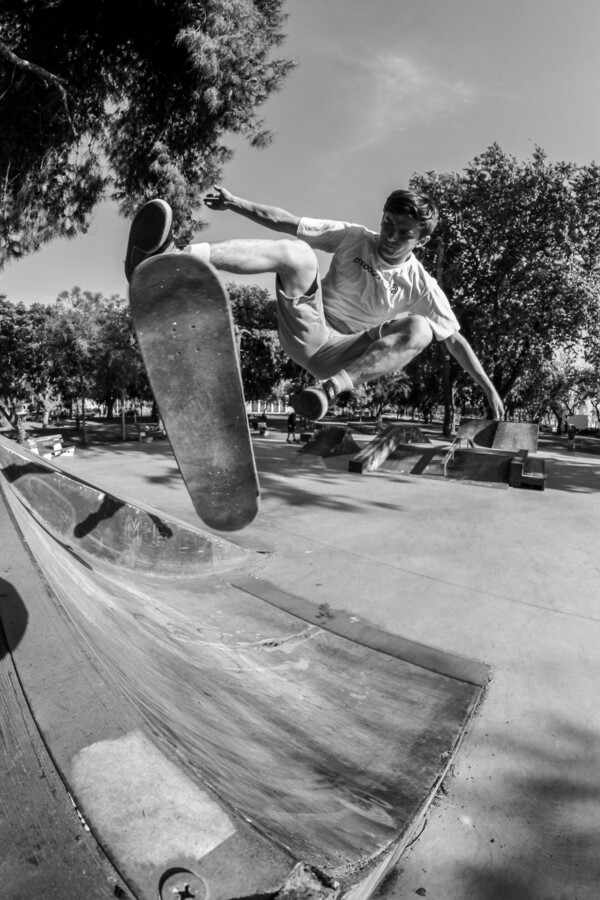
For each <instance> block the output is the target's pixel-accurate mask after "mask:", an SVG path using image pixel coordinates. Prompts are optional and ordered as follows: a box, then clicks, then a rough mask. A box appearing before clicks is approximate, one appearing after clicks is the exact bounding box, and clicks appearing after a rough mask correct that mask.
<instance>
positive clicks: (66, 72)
mask: <svg viewBox="0 0 600 900" xmlns="http://www.w3.org/2000/svg"><path fill="white" fill-rule="evenodd" d="M281 6H282V0H152V2H148V0H127V2H126V3H123V2H120V0H96V2H95V3H94V4H93V7H92V8H90V5H89V4H87V3H82V2H81V0H3V3H2V7H1V9H0V34H1V35H2V40H0V117H1V121H2V141H1V142H0V268H1V267H2V266H3V265H4V264H5V263H6V261H7V260H10V259H13V258H17V257H20V256H23V255H24V254H26V253H30V252H32V251H34V250H37V249H38V248H39V247H40V246H41V245H42V244H43V243H44V242H46V241H48V240H50V239H52V238H54V237H57V236H69V237H72V236H74V235H76V234H79V233H83V232H85V231H86V230H87V228H88V225H89V222H90V216H91V212H92V210H93V208H94V207H95V205H96V204H97V203H98V202H99V200H100V199H101V198H102V196H103V195H104V193H105V191H106V190H107V188H108V186H109V185H110V186H111V187H112V192H113V196H114V197H115V198H116V199H117V200H118V201H119V203H120V208H121V211H122V212H123V213H124V214H126V215H129V214H131V212H132V210H133V209H134V208H135V207H137V206H138V205H139V204H140V203H141V202H142V201H143V200H146V199H149V198H150V197H151V196H156V195H160V196H162V197H164V198H165V199H166V200H168V201H169V202H170V203H171V205H172V207H173V210H174V218H175V223H176V227H177V229H178V231H179V233H180V234H181V236H182V237H186V236H187V237H189V236H190V235H191V234H192V232H193V231H194V230H195V229H196V228H197V227H199V226H200V225H201V222H200V221H199V220H198V219H197V218H196V217H195V216H194V213H193V209H194V207H197V206H198V205H199V198H200V194H201V192H202V191H203V190H204V189H205V188H206V187H207V186H208V185H210V184H211V183H212V182H213V181H214V180H215V179H217V178H218V175H219V173H220V171H221V169H222V166H223V164H224V162H225V161H226V160H227V159H229V158H230V157H231V151H230V150H229V149H228V148H227V146H226V144H225V143H224V137H225V135H226V133H228V132H229V133H241V134H243V135H245V136H246V137H247V138H248V139H249V140H250V143H251V144H252V145H254V146H259V147H260V146H265V145H266V144H267V143H268V142H269V140H270V137H271V136H270V134H269V132H268V131H267V130H266V128H265V126H264V122H263V121H262V120H261V119H259V118H258V117H257V114H256V108H257V107H259V106H260V105H261V104H262V103H263V102H264V101H265V100H266V99H267V98H268V97H269V95H270V94H271V93H272V92H273V91H274V90H276V89H278V88H279V87H280V85H281V84H282V81H283V79H284V77H285V75H286V74H287V72H288V71H289V69H290V67H291V66H292V65H293V63H292V62H290V61H286V60H283V59H270V58H269V54H270V51H271V49H272V48H273V47H274V46H276V45H277V44H279V43H280V42H281V40H282V37H283V36H282V33H281V27H282V24H283V21H284V16H283V14H282V12H281Z"/></svg>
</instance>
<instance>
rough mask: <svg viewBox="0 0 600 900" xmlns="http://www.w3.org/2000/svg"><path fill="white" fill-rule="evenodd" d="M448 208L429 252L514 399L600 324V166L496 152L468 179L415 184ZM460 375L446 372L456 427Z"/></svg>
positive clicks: (429, 261)
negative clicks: (526, 381)
mask: <svg viewBox="0 0 600 900" xmlns="http://www.w3.org/2000/svg"><path fill="white" fill-rule="evenodd" d="M411 187H413V188H415V189H418V190H422V191H425V192H426V193H428V194H430V195H431V196H432V197H434V199H436V200H437V202H438V203H439V205H440V207H441V211H442V215H441V221H440V225H439V228H438V231H437V233H436V235H435V236H434V239H432V241H431V242H430V243H429V244H428V245H426V246H425V248H424V250H423V251H422V252H421V255H422V258H423V260H424V262H425V264H426V265H427V266H428V268H429V269H430V270H431V271H432V273H433V274H435V275H436V277H437V278H438V281H439V282H440V284H441V286H442V288H443V289H444V291H445V292H446V294H447V295H448V297H449V298H450V300H451V302H452V305H453V307H454V309H455V311H456V313H457V315H458V318H459V321H460V322H461V326H462V330H463V332H464V334H465V336H466V337H467V339H468V340H469V341H470V342H471V343H472V344H473V346H474V347H475V349H476V351H477V353H478V355H479V356H480V358H481V360H482V362H483V364H484V367H485V368H486V370H487V371H488V373H489V374H490V376H491V378H492V381H493V382H494V385H495V387H496V389H497V390H498V392H499V394H500V396H501V397H502V398H503V399H504V398H506V397H507V395H508V394H509V392H510V391H512V390H513V389H514V388H515V385H517V384H518V382H519V380H520V379H521V378H523V376H524V375H525V374H526V373H527V372H528V371H531V370H533V369H535V368H536V367H539V366H541V365H542V364H543V362H544V361H550V360H552V358H553V355H554V354H555V352H556V351H557V350H559V349H567V348H573V347H576V346H577V345H578V344H580V343H581V341H583V340H585V338H586V335H587V334H588V333H589V331H590V330H591V329H593V328H594V326H595V322H596V321H597V320H598V316H599V312H600V310H599V300H598V298H599V288H600V167H599V166H597V165H596V164H595V163H591V164H590V165H588V166H583V167H578V166H576V165H574V164H572V163H566V162H559V163H550V162H548V160H547V158H546V155H545V153H544V152H543V151H542V150H541V149H540V148H536V149H535V151H534V153H533V155H532V158H531V159H529V160H526V161H525V162H524V163H519V162H518V161H517V160H516V159H515V158H514V157H511V156H509V155H507V154H506V153H504V151H502V150H501V148H500V147H499V146H498V145H497V144H494V145H492V146H491V147H489V148H488V149H487V150H486V151H485V152H484V153H483V154H481V156H478V157H476V158H475V159H474V160H473V162H471V163H470V164H469V165H468V166H467V167H466V169H465V170H464V171H463V172H462V173H460V174H457V173H441V174H440V173H436V172H428V173H426V174H421V175H415V176H413V178H412V179H411ZM458 377H459V369H458V367H457V365H456V364H455V362H454V360H451V361H448V364H447V366H446V419H447V422H446V425H448V420H449V419H450V418H451V415H452V403H453V396H454V393H455V389H456V385H457V378H458Z"/></svg>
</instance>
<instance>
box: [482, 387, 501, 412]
mask: <svg viewBox="0 0 600 900" xmlns="http://www.w3.org/2000/svg"><path fill="white" fill-rule="evenodd" d="M485 393H486V396H487V399H488V403H489V404H490V408H491V410H492V413H493V414H494V418H495V419H503V418H504V403H503V402H502V400H501V399H500V394H499V393H498V391H497V390H496V389H495V388H494V387H492V388H491V389H488V390H486V392H485Z"/></svg>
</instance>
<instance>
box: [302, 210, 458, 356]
mask: <svg viewBox="0 0 600 900" xmlns="http://www.w3.org/2000/svg"><path fill="white" fill-rule="evenodd" d="M298 237H299V238H301V239H302V240H303V241H306V243H307V244H309V245H310V246H311V247H313V249H315V250H325V251H326V252H328V253H333V259H332V260H331V266H330V268H329V272H328V273H327V275H326V276H325V277H324V278H323V282H322V291H323V308H324V311H325V318H326V319H327V323H328V325H329V326H330V327H331V328H333V329H334V330H335V331H337V332H339V333H341V334H355V333H357V332H360V331H368V330H369V329H371V328H374V327H377V326H378V325H381V324H382V323H383V322H387V321H389V320H390V319H394V318H396V317H397V316H400V315H402V314H403V313H404V314H412V315H420V316H424V317H425V318H426V319H427V321H428V322H429V324H430V326H431V330H432V331H433V334H434V336H435V337H436V339H437V340H438V341H441V340H444V339H445V338H447V337H449V336H450V335H451V334H454V332H456V331H458V330H459V328H460V325H459V324H458V321H457V320H456V316H455V315H454V313H453V312H452V309H451V307H450V304H449V302H448V298H447V297H446V295H445V294H444V292H443V291H442V289H441V288H440V286H439V284H438V283H437V281H436V280H435V278H432V276H431V275H429V273H428V272H426V271H425V269H424V268H423V266H422V265H421V263H420V262H419V260H418V259H417V258H416V257H415V256H414V255H413V254H412V253H411V255H410V256H409V258H408V259H407V260H406V261H405V262H403V263H401V264H400V265H398V266H390V265H389V264H388V263H386V262H385V261H384V260H383V259H381V257H380V256H378V254H377V243H378V240H379V235H378V234H376V233H375V232H374V231H369V230H368V229H367V228H363V226H362V225H351V224H350V223H348V222H334V221H329V220H327V219H309V218H302V219H300V224H299V225H298Z"/></svg>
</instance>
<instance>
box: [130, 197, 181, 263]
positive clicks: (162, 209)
mask: <svg viewBox="0 0 600 900" xmlns="http://www.w3.org/2000/svg"><path fill="white" fill-rule="evenodd" d="M172 226H173V212H172V210H171V207H170V206H169V204H168V203H167V202H166V201H165V200H158V199H156V200H149V201H148V203H145V204H144V206H142V208H141V209H140V210H139V211H138V212H137V213H136V216H135V218H134V220H133V222H132V223H131V229H130V231H129V242H128V244H127V253H126V256H125V275H126V277H127V280H128V281H130V280H131V276H132V274H133V270H134V269H135V267H136V266H139V264H140V263H141V262H143V261H144V260H145V259H147V258H148V257H149V256H154V255H155V254H156V253H160V251H161V250H162V249H163V248H165V247H167V246H168V245H169V244H170V242H171V240H172Z"/></svg>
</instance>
